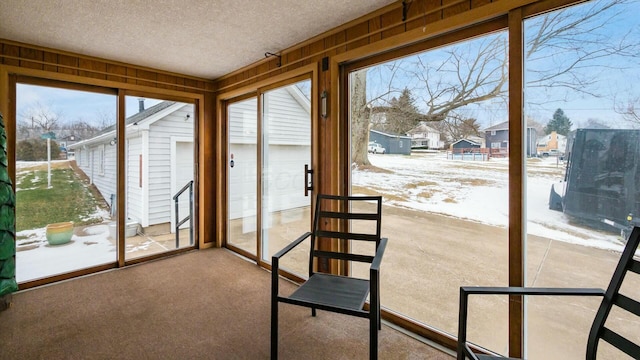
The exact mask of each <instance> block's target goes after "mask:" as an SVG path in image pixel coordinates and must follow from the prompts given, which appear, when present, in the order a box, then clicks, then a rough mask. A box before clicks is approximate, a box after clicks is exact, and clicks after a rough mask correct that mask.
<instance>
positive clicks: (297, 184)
mask: <svg viewBox="0 0 640 360" xmlns="http://www.w3.org/2000/svg"><path fill="white" fill-rule="evenodd" d="M227 121H228V124H229V133H228V139H229V145H228V146H229V147H228V159H227V171H228V174H229V177H228V179H229V180H228V184H227V186H228V187H227V188H228V201H229V202H228V237H227V244H228V245H229V246H231V247H234V248H237V249H239V250H240V251H241V252H244V253H246V254H247V255H249V256H251V257H255V258H256V259H261V260H263V261H267V262H268V261H269V260H270V258H271V255H273V254H274V253H275V252H276V251H278V250H279V249H281V248H282V247H284V246H285V245H286V244H288V243H289V242H291V241H293V240H295V238H297V237H298V236H299V235H300V234H302V233H304V232H305V231H308V229H309V225H310V213H311V211H310V205H311V191H306V186H307V185H308V184H309V182H310V181H311V176H312V175H311V170H312V169H311V168H312V166H311V137H312V131H311V129H312V117H311V80H302V81H297V82H294V83H289V84H286V85H283V86H279V87H275V88H269V89H265V90H264V91H260V92H259V94H258V95H257V97H249V98H243V99H239V100H237V101H232V102H230V103H229V104H228V106H227ZM305 169H307V170H308V171H307V172H305ZM284 266H285V267H287V264H286V263H285V264H284ZM289 267H290V268H292V269H295V271H296V272H298V273H304V271H303V270H304V268H305V267H304V265H302V261H298V262H297V263H296V264H293V263H291V264H289Z"/></svg>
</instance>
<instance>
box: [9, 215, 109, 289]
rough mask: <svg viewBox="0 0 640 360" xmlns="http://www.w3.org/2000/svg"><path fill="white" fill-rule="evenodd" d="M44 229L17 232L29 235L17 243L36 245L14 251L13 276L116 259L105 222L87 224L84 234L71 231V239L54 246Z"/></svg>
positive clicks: (56, 271) (24, 277) (18, 277)
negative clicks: (29, 248)
mask: <svg viewBox="0 0 640 360" xmlns="http://www.w3.org/2000/svg"><path fill="white" fill-rule="evenodd" d="M45 231H46V230H45V228H41V229H34V230H25V231H21V232H19V233H18V234H17V235H18V236H29V237H30V239H32V240H22V241H21V240H18V242H17V244H18V246H19V247H21V246H25V247H28V246H29V245H32V246H38V247H37V248H34V249H31V250H27V249H24V250H21V251H18V252H16V280H17V281H18V282H19V283H20V282H23V281H28V280H34V279H38V278H42V277H45V276H52V275H55V274H62V273H66V272H70V271H74V270H78V269H83V268H88V267H91V266H96V265H99V264H107V263H113V262H115V261H116V247H115V246H114V245H113V244H112V243H111V241H109V240H108V236H109V228H108V226H107V225H106V224H100V225H94V226H91V227H89V228H86V229H85V231H84V233H85V234H87V235H84V236H78V235H73V236H72V237H71V241H70V242H68V243H66V244H63V245H55V246H51V245H49V244H48V243H47V240H46V235H45Z"/></svg>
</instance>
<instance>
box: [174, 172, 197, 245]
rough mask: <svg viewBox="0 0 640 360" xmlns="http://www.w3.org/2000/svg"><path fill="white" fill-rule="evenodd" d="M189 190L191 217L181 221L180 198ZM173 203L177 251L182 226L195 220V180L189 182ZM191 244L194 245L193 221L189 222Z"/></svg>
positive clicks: (176, 195) (177, 194)
mask: <svg viewBox="0 0 640 360" xmlns="http://www.w3.org/2000/svg"><path fill="white" fill-rule="evenodd" d="M187 189H189V215H187V216H186V217H185V218H184V219H182V220H180V215H179V210H178V209H179V206H178V202H179V200H180V199H179V198H180V195H182V193H184V192H185V191H187ZM173 201H174V203H175V207H176V216H175V218H176V249H177V248H178V247H180V226H182V224H184V223H186V222H187V221H189V220H191V219H192V218H193V180H191V181H189V182H188V183H187V184H186V185H185V186H183V187H182V189H180V191H178V192H177V193H176V194H175V195H173ZM189 244H190V245H193V221H190V222H189Z"/></svg>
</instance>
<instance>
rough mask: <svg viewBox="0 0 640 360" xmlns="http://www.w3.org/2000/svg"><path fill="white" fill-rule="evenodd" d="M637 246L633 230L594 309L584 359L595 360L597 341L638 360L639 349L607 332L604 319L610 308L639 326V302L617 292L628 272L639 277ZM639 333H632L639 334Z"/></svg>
mask: <svg viewBox="0 0 640 360" xmlns="http://www.w3.org/2000/svg"><path fill="white" fill-rule="evenodd" d="M638 244H640V227H637V226H636V227H634V229H633V231H632V232H631V235H630V236H629V239H628V240H627V244H626V246H625V248H624V250H623V252H622V256H621V257H620V261H619V262H618V265H617V266H616V270H615V272H614V273H613V277H612V278H611V282H610V283H609V287H608V288H607V290H606V293H605V296H604V298H603V300H602V303H601V304H600V307H599V308H598V312H597V313H596V317H595V320H594V321H593V324H592V326H591V332H590V333H589V339H588V342H587V359H595V358H596V353H597V350H598V343H599V341H600V339H602V340H604V341H606V342H608V343H609V344H611V345H613V346H615V347H616V348H618V349H619V350H621V351H623V352H624V353H626V354H627V355H629V356H631V357H633V358H635V359H640V346H639V345H638V344H636V343H634V342H633V341H632V340H629V339H628V338H627V337H625V336H623V335H621V334H619V333H617V332H616V331H613V330H611V329H609V328H607V326H606V325H607V318H608V317H609V313H610V312H611V309H612V308H613V307H618V308H621V309H624V310H625V311H626V312H627V314H629V315H632V316H635V317H636V319H635V323H636V324H637V323H638V322H640V302H639V300H640V299H632V298H630V297H627V296H625V295H623V294H621V293H620V288H621V286H622V284H623V282H624V280H625V276H626V275H627V273H628V272H629V271H631V272H633V273H636V274H640V261H638V260H636V259H634V255H635V253H636V251H637V249H638ZM639 333H640V331H637V332H635V334H636V335H637V334H639Z"/></svg>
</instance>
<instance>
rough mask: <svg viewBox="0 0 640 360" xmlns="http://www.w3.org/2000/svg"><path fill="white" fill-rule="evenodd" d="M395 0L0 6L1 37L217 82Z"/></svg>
mask: <svg viewBox="0 0 640 360" xmlns="http://www.w3.org/2000/svg"><path fill="white" fill-rule="evenodd" d="M394 2H396V0H209V1H207V0H146V1H145V0H1V1H0V38H4V39H8V40H14V41H20V42H25V43H30V44H34V45H39V46H45V47H51V48H55V49H60V50H65V51H71V52H75V53H80V54H85V55H91V56H97V57H101V58H106V59H110V60H116V61H122V62H126V63H130V64H135V65H142V66H148V67H152V68H157V69H161V70H166V71H171V72H176V73H180V74H187V75H193V76H198V77H203V78H208V79H215V78H217V77H220V76H222V75H225V74H227V73H229V72H232V71H234V70H236V69H239V68H241V67H243V66H245V65H249V64H251V63H253V62H255V61H258V60H260V59H262V58H264V53H265V52H267V51H268V52H279V51H280V50H283V49H286V48H288V47H290V46H292V45H295V44H297V43H299V42H301V41H304V40H307V39H309V38H311V37H313V36H315V35H318V34H320V33H323V32H325V31H327V30H330V29H332V28H334V27H336V26H339V25H342V24H344V23H346V22H348V21H350V20H353V19H355V18H358V17H360V16H362V15H365V14H367V13H369V12H372V11H374V10H377V9H379V8H381V7H383V6H385V5H388V4H391V3H394Z"/></svg>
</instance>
